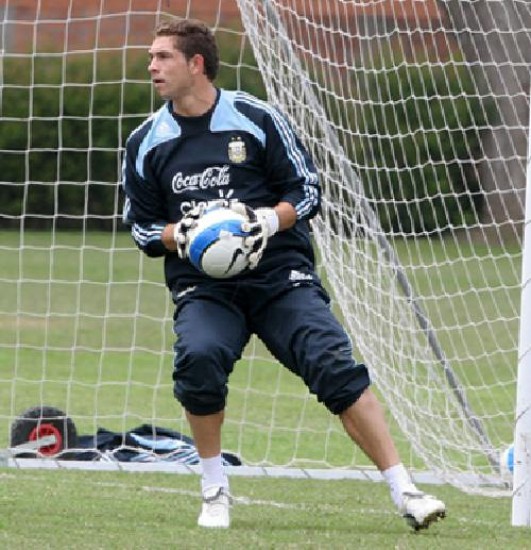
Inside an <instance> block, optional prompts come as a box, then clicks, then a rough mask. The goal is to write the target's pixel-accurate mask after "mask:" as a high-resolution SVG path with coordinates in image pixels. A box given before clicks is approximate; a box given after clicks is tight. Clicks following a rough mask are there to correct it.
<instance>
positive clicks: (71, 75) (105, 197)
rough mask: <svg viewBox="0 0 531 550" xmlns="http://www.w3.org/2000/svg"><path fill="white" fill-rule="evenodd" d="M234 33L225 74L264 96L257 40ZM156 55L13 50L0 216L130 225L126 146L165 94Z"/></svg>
mask: <svg viewBox="0 0 531 550" xmlns="http://www.w3.org/2000/svg"><path fill="white" fill-rule="evenodd" d="M231 40H232V37H228V36H227V37H223V38H222V40H221V42H222V47H223V51H222V56H221V57H222V59H223V60H224V62H223V65H222V66H221V69H220V75H219V79H218V80H217V82H216V84H217V85H219V86H221V87H225V88H235V87H238V86H240V87H244V88H245V89H246V90H248V91H250V92H251V93H254V94H255V95H259V96H264V88H263V86H262V83H261V80H260V76H259V73H258V71H257V69H256V66H255V64H254V61H253V57H252V54H251V52H250V49H249V48H246V49H245V55H244V57H241V56H240V44H231ZM147 64H148V60H147V53H145V52H144V53H140V54H136V55H133V54H130V55H129V57H128V58H126V59H125V60H124V59H123V54H122V52H117V53H114V54H113V53H109V52H106V53H105V54H103V53H102V54H99V55H95V54H93V53H90V54H67V55H65V56H62V57H53V56H50V57H46V58H43V57H36V58H35V60H34V63H33V64H32V63H30V62H28V61H27V60H26V61H24V60H22V61H21V60H20V59H19V58H9V57H6V58H5V59H4V73H3V80H4V87H3V95H2V113H1V116H2V118H3V121H2V124H1V125H0V151H2V173H1V175H0V181H1V182H5V183H0V226H4V227H5V226H10V225H12V226H15V227H18V223H17V222H16V219H17V218H19V217H20V216H24V217H25V224H26V225H29V226H33V227H47V226H48V225H49V224H50V223H54V224H56V225H59V226H61V227H81V226H83V227H92V228H98V229H101V228H104V227H109V226H111V225H112V226H118V227H120V222H119V217H120V213H121V203H122V197H121V196H120V193H121V190H120V187H119V185H118V184H117V183H118V182H119V181H120V177H121V174H120V171H121V154H120V152H121V150H122V148H123V146H124V145H125V140H126V139H127V137H128V135H129V134H130V132H131V131H132V130H133V129H134V128H135V127H136V126H138V125H139V124H140V123H141V122H142V121H143V120H144V119H145V118H146V116H148V115H149V113H151V112H152V111H153V110H154V109H156V108H158V106H159V105H160V104H161V102H160V99H159V98H158V97H156V95H155V94H154V91H153V88H152V85H151V83H150V82H149V76H148V73H147ZM238 64H239V67H237V65H238ZM146 79H147V82H146Z"/></svg>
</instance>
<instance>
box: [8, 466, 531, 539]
mask: <svg viewBox="0 0 531 550" xmlns="http://www.w3.org/2000/svg"><path fill="white" fill-rule="evenodd" d="M423 488H424V489H427V490H429V491H431V492H434V493H436V494H437V495H438V496H440V497H441V498H443V499H444V500H445V501H446V504H447V507H448V516H447V518H446V519H445V520H444V521H441V522H439V523H437V524H434V525H432V527H430V529H428V530H425V531H420V532H418V533H414V532H413V531H411V529H410V528H409V527H408V526H407V525H406V524H405V522H404V521H403V520H402V518H400V517H399V516H397V515H396V513H395V511H394V508H393V507H392V505H391V501H390V499H389V496H388V493H387V488H386V486H385V485H384V484H382V483H370V482H361V481H310V480H287V479H266V478H239V477H235V478H233V480H232V492H233V493H234V496H235V497H236V499H237V502H236V503H235V505H234V506H233V509H232V525H231V528H230V529H229V530H226V531H225V530H223V531H208V530H206V531H205V530H201V529H199V528H197V527H196V520H197V513H198V510H199V506H200V500H199V492H198V479H197V477H196V476H195V475H171V474H154V473H149V474H147V473H146V474H133V473H124V472H122V473H116V472H114V473H111V472H76V471H42V470H39V471H28V470H13V469H5V468H3V469H0V510H1V513H0V547H1V548H4V549H6V550H22V549H29V548H40V549H43V550H44V549H53V550H63V549H65V550H66V549H76V550H85V549H86V550H88V549H109V550H110V549H130V550H133V549H135V550H136V549H138V550H140V549H142V550H144V549H153V548H185V549H188V548H190V549H192V548H194V549H195V548H197V549H203V548H238V549H239V548H242V549H248V548H323V549H324V548H330V549H351V548H352V549H371V550H374V549H376V548H378V549H380V548H382V549H388V548H389V549H391V548H393V549H404V550H405V549H430V550H431V549H452V550H455V549H456V548H459V549H460V550H466V549H474V550H479V549H484V548H493V547H496V548H503V549H504V550H511V549H522V550H523V549H525V548H529V546H530V542H529V541H530V537H531V533H530V531H529V529H527V528H514V527H511V525H510V517H511V503H510V500H509V499H507V498H504V499H493V498H490V499H487V498H481V497H477V496H469V495H465V494H463V493H461V492H459V491H457V490H456V489H452V488H449V487H447V486H436V487H434V486H429V487H423Z"/></svg>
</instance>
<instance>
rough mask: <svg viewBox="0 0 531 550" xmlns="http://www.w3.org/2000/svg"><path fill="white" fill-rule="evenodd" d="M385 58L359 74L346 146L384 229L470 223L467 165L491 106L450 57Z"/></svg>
mask: <svg viewBox="0 0 531 550" xmlns="http://www.w3.org/2000/svg"><path fill="white" fill-rule="evenodd" d="M388 59H389V61H388V62H387V63H386V62H383V63H382V65H381V66H380V67H376V68H375V69H374V70H372V71H369V72H367V71H364V72H363V73H360V75H359V80H358V82H357V87H358V89H360V90H361V93H360V97H359V99H360V102H359V103H358V106H357V108H356V112H355V115H354V116H355V117H356V121H357V131H358V132H359V136H360V137H359V138H357V140H356V143H355V145H354V153H353V155H354V161H355V163H356V165H357V166H359V167H360V168H359V173H360V177H361V181H362V182H363V184H364V187H365V192H366V194H367V196H368V197H369V199H370V200H371V201H373V203H374V204H375V208H376V210H377V212H378V216H379V219H380V222H381V224H382V226H383V228H384V230H385V231H388V232H400V233H415V234H422V233H426V234H427V233H431V232H434V231H444V230H445V229H448V228H449V227H451V226H462V225H466V224H470V223H474V222H477V217H478V214H479V211H480V209H481V192H480V191H481V189H480V183H479V181H478V177H477V171H476V167H475V166H476V163H477V159H478V158H479V156H480V155H481V150H482V149H481V132H482V130H484V129H485V128H486V124H487V123H492V121H489V120H488V118H492V116H493V108H492V105H491V104H489V102H488V101H482V100H481V99H480V97H479V94H478V93H477V90H476V87H475V85H474V82H473V78H472V74H471V73H470V69H469V68H468V67H467V66H466V65H464V64H463V63H460V62H459V61H458V60H454V61H448V62H446V63H445V64H438V65H436V64H428V63H424V64H422V63H416V64H415V65H411V64H407V63H405V62H403V61H400V60H397V59H396V58H395V59H392V58H391V57H389V58H388Z"/></svg>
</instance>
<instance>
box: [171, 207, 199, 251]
mask: <svg viewBox="0 0 531 550" xmlns="http://www.w3.org/2000/svg"><path fill="white" fill-rule="evenodd" d="M206 208H207V205H205V204H198V205H197V206H195V207H194V208H192V209H191V210H189V211H188V212H187V213H186V214H185V215H184V216H183V217H182V218H181V219H180V221H178V222H177V223H176V224H175V225H174V226H173V240H174V241H175V244H176V245H177V254H178V256H179V258H181V260H184V259H186V258H187V257H188V252H187V249H188V237H189V232H190V229H192V228H193V227H195V226H196V225H197V220H199V218H200V217H201V216H202V215H203V213H204V211H205V209H206Z"/></svg>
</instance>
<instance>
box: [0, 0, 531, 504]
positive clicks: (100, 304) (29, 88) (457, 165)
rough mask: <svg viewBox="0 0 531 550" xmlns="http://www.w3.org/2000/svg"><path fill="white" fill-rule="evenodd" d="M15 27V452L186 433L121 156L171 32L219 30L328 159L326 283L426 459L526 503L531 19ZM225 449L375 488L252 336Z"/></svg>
mask: <svg viewBox="0 0 531 550" xmlns="http://www.w3.org/2000/svg"><path fill="white" fill-rule="evenodd" d="M0 15H1V18H0V41H1V42H0V50H1V51H2V52H3V56H2V59H1V60H0V64H1V73H0V112H1V114H2V123H1V125H0V159H1V160H0V163H1V164H2V170H1V171H0V325H1V328H2V330H0V364H1V365H2V368H0V448H2V447H7V446H9V445H10V436H11V430H12V426H13V423H14V422H15V421H16V419H17V418H18V417H19V416H20V415H21V413H23V412H24V411H26V410H27V409H29V408H34V407H45V408H46V410H50V409H53V408H57V410H59V411H63V412H64V413H65V415H67V416H68V419H69V421H70V420H71V421H72V422H73V424H75V428H76V430H77V433H78V434H94V433H96V432H97V430H98V429H99V428H105V429H109V430H112V431H115V432H118V433H124V434H125V433H126V432H127V431H128V430H131V429H132V428H134V427H135V426H138V425H149V426H163V427H168V428H170V429H174V430H178V431H181V432H183V433H187V432H188V428H187V424H186V419H185V416H184V414H183V411H182V409H181V408H180V406H179V405H178V404H177V402H176V401H175V400H174V399H173V395H172V387H171V369H172V345H173V334H172V314H173V306H172V303H171V298H170V296H169V294H168V292H167V290H166V288H165V287H164V283H163V272H162V269H163V267H162V263H161V262H160V261H158V260H154V259H149V258H146V257H144V256H143V255H142V254H141V253H140V252H139V251H138V250H137V249H136V248H135V246H134V244H133V242H132V239H131V238H130V236H129V235H128V233H127V231H126V228H124V227H123V225H122V223H121V206H122V201H123V193H122V191H121V189H120V185H119V181H120V177H121V176H120V167H121V160H122V155H123V149H124V144H125V139H126V138H127V136H128V135H129V133H130V132H131V131H132V130H133V129H134V128H135V127H136V126H137V125H138V124H140V123H141V122H142V121H143V120H144V119H145V117H147V116H148V115H149V114H150V113H151V112H153V111H154V110H155V109H156V108H158V106H159V105H160V100H159V99H158V98H157V96H156V94H155V93H154V91H153V88H152V85H151V83H150V80H149V75H148V73H147V61H146V59H147V56H146V52H147V48H148V47H149V44H150V42H151V37H152V30H153V28H154V26H155V24H156V23H157V22H158V21H160V20H161V19H162V18H164V17H167V16H176V17H198V18H201V19H204V20H205V21H206V23H207V24H209V25H210V26H211V27H212V29H213V31H214V33H215V35H216V37H217V39H218V42H219V44H220V49H221V68H220V75H219V80H218V84H219V85H220V86H222V87H227V88H239V89H244V90H246V91H248V92H250V93H253V94H255V95H258V96H259V97H262V98H267V99H268V100H269V101H270V102H271V103H272V104H274V105H277V106H279V107H280V108H281V109H282V110H283V111H284V112H285V113H286V114H287V116H288V117H289V119H290V121H291V123H292V124H293V126H294V128H295V129H296V131H297V132H298V134H299V135H300V136H301V138H302V140H303V142H304V144H305V145H306V147H307V148H308V150H309V152H310V153H311V155H312V157H313V158H314V160H315V164H316V166H317V168H318V170H319V175H320V181H321V185H322V189H323V201H322V208H321V212H320V214H319V216H317V217H316V218H315V219H314V220H313V221H312V234H313V238H314V241H315V244H316V249H317V252H318V263H319V265H318V268H319V272H320V274H321V276H322V278H323V280H324V282H325V284H326V286H327V288H328V289H329V290H330V294H331V297H332V307H333V308H334V311H335V312H336V313H337V315H338V316H339V317H340V318H341V321H342V323H343V324H344V326H345V327H346V329H347V331H348V332H349V335H350V336H351V338H352V341H353V344H354V347H355V353H356V355H357V358H358V359H360V360H362V361H363V362H365V363H366V364H367V365H368V367H369V370H370V372H371V375H372V378H373V380H374V385H375V388H376V390H377V392H378V393H379V395H380V396H381V398H382V400H383V401H384V402H385V404H386V407H387V409H388V410H389V419H390V423H391V427H392V431H393V435H394V438H395V440H396V442H397V445H398V447H399V449H400V452H401V455H402V457H403V459H404V461H405V463H406V464H407V465H408V466H409V467H410V468H411V469H412V470H413V471H414V472H419V471H422V472H428V473H429V475H430V476H431V477H432V478H435V479H437V480H439V481H441V482H448V483H451V484H453V485H455V486H457V487H460V488H461V489H463V490H465V491H469V492H475V493H478V494H485V495H499V494H504V495H510V494H511V481H512V477H511V472H510V471H509V470H508V469H507V468H506V465H505V463H504V462H503V460H502V461H500V457H502V456H503V451H504V450H505V449H506V448H508V447H509V446H510V445H511V444H512V442H513V438H514V437H515V421H514V417H515V410H517V411H518V410H519V407H520V405H518V404H517V403H520V400H519V399H520V398H518V400H517V365H518V363H519V362H520V365H519V368H518V371H519V373H520V374H518V377H521V376H528V374H527V375H526V374H525V373H526V372H527V371H528V370H529V369H528V368H527V367H526V364H525V361H526V360H527V358H528V356H529V353H528V351H526V350H528V346H529V343H528V342H527V343H526V342H525V340H524V337H525V336H526V334H527V333H526V332H525V326H527V325H526V324H524V319H525V312H526V307H528V306H526V305H525V304H527V303H528V302H527V301H526V300H525V295H526V292H527V291H528V289H529V284H528V283H527V282H526V281H527V280H528V277H529V272H528V269H527V270H526V266H527V265H528V255H529V252H528V251H527V250H524V249H523V245H524V244H526V245H527V247H528V243H529V238H527V233H528V232H529V207H528V209H527V214H526V212H525V208H524V200H525V201H527V203H529V193H528V194H527V197H526V195H525V189H526V166H529V152H528V135H529V104H530V99H529V74H530V73H531V71H530V68H531V5H530V4H529V3H526V2H518V1H513V0H510V1H508V2H503V3H498V2H490V1H487V0H484V1H483V0H482V1H477V0H476V1H474V2H472V1H468V0H464V1H461V2H453V1H448V2H440V1H437V0H432V1H431V0H428V1H426V2H418V1H416V0H399V1H391V0H376V1H374V2H364V1H362V2H344V1H343V0H330V1H328V2H317V1H313V0H260V1H258V2H257V1H251V0H208V1H203V0H201V1H200V0H179V1H176V2H173V1H171V2H166V1H162V0H143V2H141V3H139V4H138V6H137V5H136V3H134V2H130V1H129V0H123V1H121V0H113V1H112V2H111V1H107V0H103V1H102V0H97V1H96V0H94V1H92V0H83V1H81V0H62V1H61V2H48V1H45V0H40V1H38V2H34V1H32V2H29V1H28V2H25V0H19V1H17V2H14V1H13V0H0ZM527 171H528V172H529V168H527ZM528 186H529V184H528ZM525 197H526V198H525ZM524 198H525V199H524ZM524 233H525V238H524ZM522 276H523V279H522ZM526 277H527V279H526ZM525 323H527V324H529V323H528V321H526V322H525ZM519 327H520V329H519ZM526 346H527V347H526ZM4 365H5V367H4ZM521 387H522V386H521V385H520V382H519V389H518V393H519V395H520V392H521V395H523V396H524V399H526V397H525V395H526V393H525V390H522V389H520V388H521ZM524 408H525V404H524ZM32 414H34V413H32ZM518 418H520V415H518ZM17 425H19V424H17ZM57 425H60V424H59V423H57V422H55V421H54V422H51V423H50V430H51V432H53V431H54V427H55V426H57ZM69 426H71V424H69ZM72 429H73V428H72ZM517 430H518V423H517ZM524 431H525V430H524ZM39 436H42V438H43V441H44V442H41V441H40V439H39V440H38V441H39V442H40V444H41V445H42V447H45V446H47V445H48V444H49V442H50V440H49V439H45V438H50V437H52V436H53V434H52V436H51V435H50V433H47V432H46V430H43V431H42V433H40V432H39ZM515 443H516V447H515V453H516V455H515V460H516V466H515V474H516V478H515V479H518V480H520V479H521V480H522V481H525V480H527V476H528V472H527V471H526V470H524V469H523V468H522V467H521V466H520V464H521V461H522V460H523V459H522V452H523V451H524V449H523V447H519V443H518V431H517V435H516V440H515ZM223 444H224V447H225V448H227V449H228V450H229V451H232V452H234V453H236V454H238V455H239V456H240V457H241V458H242V460H243V462H244V464H246V465H247V466H249V467H250V468H253V467H256V468H271V469H275V468H278V467H282V468H283V469H287V470H292V471H293V470H296V469H300V468H303V469H306V470H310V469H312V470H314V471H326V472H329V473H330V475H333V473H334V472H335V473H337V472H352V471H354V470H360V471H365V472H372V470H370V469H368V468H370V466H371V465H370V463H369V462H368V461H367V459H366V458H365V457H364V456H363V455H362V453H361V452H360V451H359V450H358V449H356V448H355V447H354V446H353V445H352V443H351V442H350V441H349V440H348V438H347V436H346V435H345V434H344V433H343V431H342V428H341V426H340V423H339V422H337V419H335V418H334V417H332V416H330V415H328V414H327V413H326V411H325V410H324V408H323V407H322V406H320V405H319V404H318V403H317V402H316V400H315V399H314V398H313V397H312V396H311V395H309V394H308V392H307V390H306V389H305V388H304V386H303V384H302V382H300V381H299V380H297V379H295V378H294V377H293V376H292V375H291V374H290V373H289V372H287V371H286V370H285V369H283V368H282V367H281V366H280V365H279V364H278V363H277V362H275V361H274V360H273V359H272V358H271V356H270V355H269V354H268V352H267V351H266V350H265V348H264V347H263V346H262V344H261V343H260V342H259V341H258V340H256V339H253V340H252V341H251V343H250V345H249V346H248V348H247V349H246V351H245V356H244V357H243V358H242V360H241V361H240V362H239V363H238V364H237V365H236V368H235V370H234V373H233V375H232V378H231V383H230V391H229V401H228V409H227V416H226V422H225V431H224V441H223ZM36 445H37V444H36V443H35V442H33V443H31V444H30V445H29V446H30V447H35V446H36ZM27 448H28V446H27V445H26V447H24V449H25V450H27ZM23 460H24V459H20V460H18V462H22V461H23ZM92 467H94V465H92ZM146 467H149V465H148V464H146ZM368 475H369V474H368ZM522 476H523V477H522ZM518 486H520V481H518ZM515 503H516V500H515Z"/></svg>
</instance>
